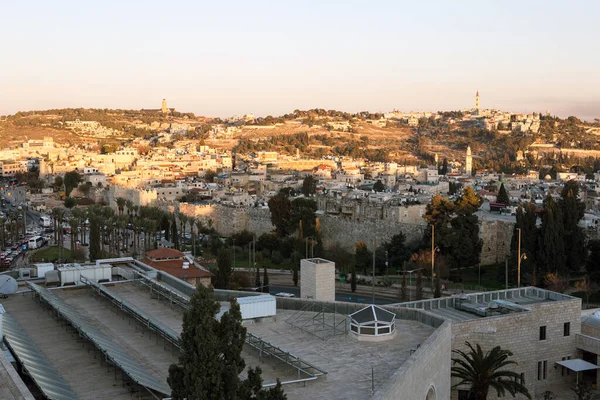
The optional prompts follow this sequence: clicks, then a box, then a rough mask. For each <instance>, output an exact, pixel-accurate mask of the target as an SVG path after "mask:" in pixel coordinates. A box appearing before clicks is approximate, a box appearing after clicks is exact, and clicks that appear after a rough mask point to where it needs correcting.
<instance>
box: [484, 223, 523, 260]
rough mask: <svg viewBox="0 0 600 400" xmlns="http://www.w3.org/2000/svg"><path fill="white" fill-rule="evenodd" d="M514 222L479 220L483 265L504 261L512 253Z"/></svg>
mask: <svg viewBox="0 0 600 400" xmlns="http://www.w3.org/2000/svg"><path fill="white" fill-rule="evenodd" d="M514 225H515V224H514V222H510V221H489V220H485V221H481V220H480V221H479V237H480V238H481V240H482V241H483V245H482V247H481V265H492V264H497V263H502V262H504V260H506V257H507V256H509V255H510V242H511V240H512V235H513V229H514Z"/></svg>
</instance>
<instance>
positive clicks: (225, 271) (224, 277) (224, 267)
mask: <svg viewBox="0 0 600 400" xmlns="http://www.w3.org/2000/svg"><path fill="white" fill-rule="evenodd" d="M231 273H232V268H231V254H230V250H229V249H228V248H220V249H219V252H218V253H217V277H216V279H215V287H216V288H217V289H227V288H228V287H229V281H230V279H231Z"/></svg>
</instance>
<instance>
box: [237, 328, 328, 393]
mask: <svg viewBox="0 0 600 400" xmlns="http://www.w3.org/2000/svg"><path fill="white" fill-rule="evenodd" d="M246 344H248V345H249V346H250V347H252V348H254V349H256V350H257V351H258V358H259V359H260V360H261V361H262V359H263V356H264V355H267V356H270V357H273V358H275V359H277V360H279V361H281V362H283V363H285V364H287V365H289V366H291V367H293V368H294V369H295V370H296V371H297V373H298V379H295V380H292V381H285V382H281V384H282V385H285V384H289V383H299V382H306V381H312V380H315V379H317V378H318V377H319V376H323V375H326V374H327V372H326V371H324V370H322V369H320V368H318V367H316V366H314V365H312V364H310V363H309V362H306V361H304V360H302V359H301V358H300V357H297V356H295V355H293V354H291V353H290V352H287V351H285V350H283V349H281V348H280V347H277V346H275V345H274V344H271V343H269V342H267V341H266V340H264V339H262V338H261V337H259V336H256V335H253V334H252V333H249V332H248V333H246ZM302 374H304V375H305V377H301V375H302ZM275 385H276V384H275V383H273V384H267V385H263V386H265V387H268V386H275Z"/></svg>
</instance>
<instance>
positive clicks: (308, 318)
mask: <svg viewBox="0 0 600 400" xmlns="http://www.w3.org/2000/svg"><path fill="white" fill-rule="evenodd" d="M285 322H287V323H288V324H290V325H292V326H294V327H296V328H298V329H300V330H302V331H304V332H306V333H309V334H311V335H313V336H316V337H318V338H319V339H321V340H327V339H330V338H332V337H335V336H340V335H346V334H347V333H348V317H347V316H345V315H341V314H338V313H337V305H336V304H335V303H333V305H326V304H324V303H318V302H310V303H308V304H306V305H305V306H304V307H302V308H301V309H300V310H298V311H297V312H296V313H294V314H293V315H292V316H291V317H289V318H288V319H287V320H286V321H285Z"/></svg>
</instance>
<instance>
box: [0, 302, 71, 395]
mask: <svg viewBox="0 0 600 400" xmlns="http://www.w3.org/2000/svg"><path fill="white" fill-rule="evenodd" d="M3 329H4V337H5V340H6V342H7V343H8V346H9V347H10V348H11V349H12V351H13V352H14V353H15V356H16V357H17V358H18V359H19V361H20V362H21V364H22V365H23V367H24V368H25V370H26V371H27V372H28V373H29V375H30V376H31V377H32V378H33V380H34V382H35V384H36V385H37V387H39V388H40V390H41V391H42V392H43V393H44V395H45V396H46V397H48V399H50V400H77V399H78V397H77V395H76V394H75V392H73V389H71V387H70V386H69V384H67V382H65V380H64V379H63V377H62V376H61V375H60V374H59V373H58V371H57V370H56V369H55V368H54V366H53V365H52V364H51V363H50V361H48V359H47V358H46V356H44V354H43V353H42V352H41V351H40V349H39V348H38V347H37V346H36V345H35V344H34V343H33V341H32V340H31V338H30V337H29V335H27V333H26V332H25V331H24V330H23V329H22V328H21V327H20V326H19V324H18V323H17V321H15V320H14V319H13V318H12V317H11V316H10V314H4V315H3Z"/></svg>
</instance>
